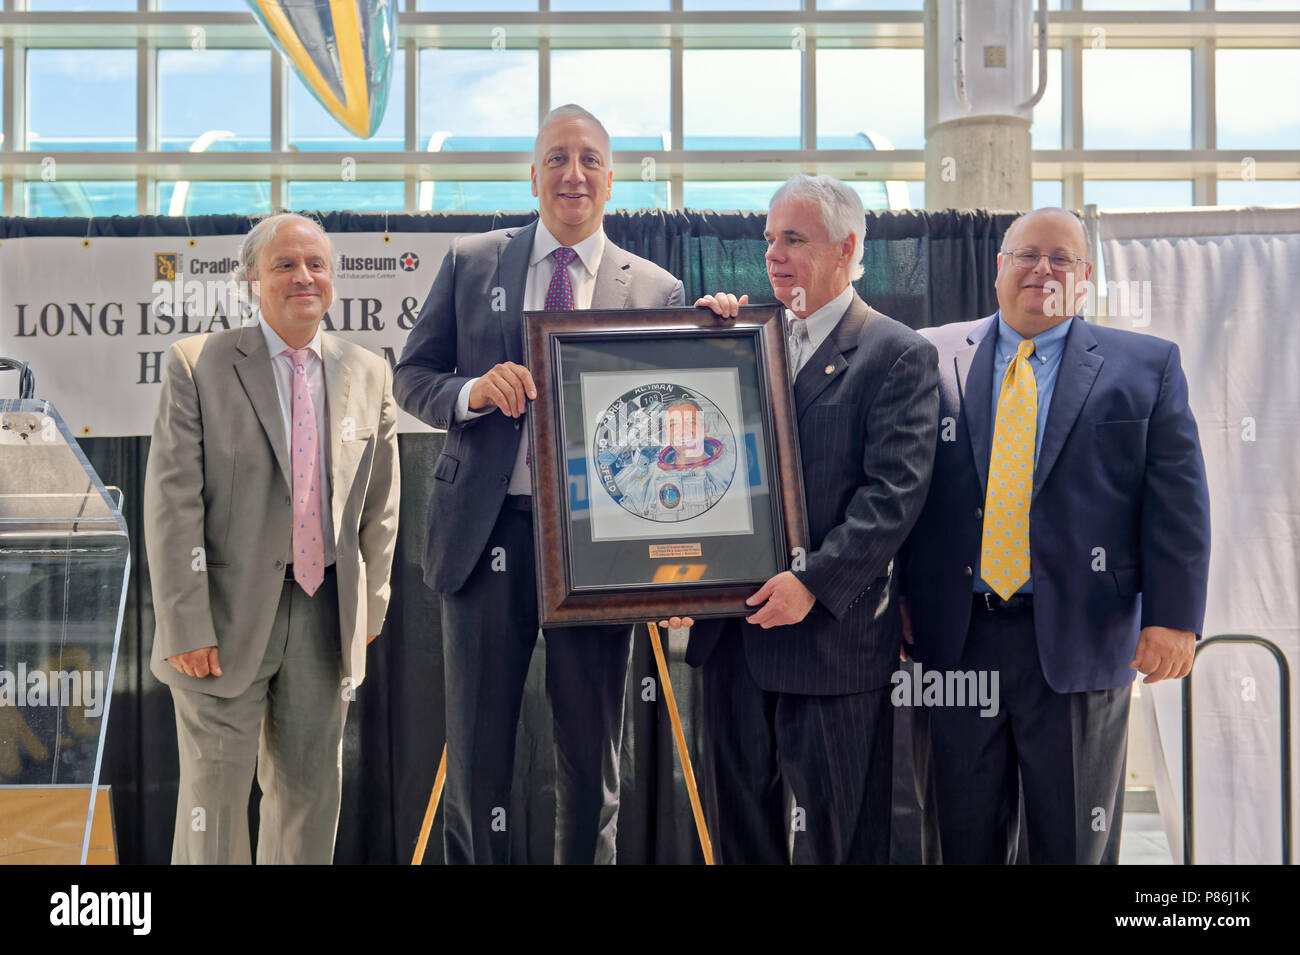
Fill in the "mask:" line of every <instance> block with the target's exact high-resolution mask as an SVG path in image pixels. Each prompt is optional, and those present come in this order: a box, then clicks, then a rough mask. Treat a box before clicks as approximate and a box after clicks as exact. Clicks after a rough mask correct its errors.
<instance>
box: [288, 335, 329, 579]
mask: <svg viewBox="0 0 1300 955" xmlns="http://www.w3.org/2000/svg"><path fill="white" fill-rule="evenodd" d="M280 354H282V355H288V356H289V360H290V361H291V362H292V363H293V382H292V384H293V394H292V400H291V401H290V403H289V415H290V417H291V418H292V419H293V422H292V423H293V429H292V430H293V433H292V434H291V435H290V436H289V451H290V455H289V457H290V462H291V464H292V465H293V577H294V580H296V581H298V585H299V586H300V587H302V589H303V590H305V591H306V592H307V596H309V597H310V596H311V595H312V594H314V593H315V592H316V588H317V587H319V586H320V585H321V582H322V581H323V580H324V579H325V531H324V528H323V525H322V522H321V516H320V510H321V493H320V475H319V474H318V473H317V469H318V465H319V462H320V448H319V446H318V445H319V444H320V442H319V441H317V440H316V436H317V434H319V432H318V431H317V430H316V408H315V406H314V405H313V404H312V400H311V388H310V387H309V385H308V382H307V356H308V355H310V354H311V349H310V348H299V349H297V350H294V349H292V348H286V349H285V350H284V351H283V352H281V353H280Z"/></svg>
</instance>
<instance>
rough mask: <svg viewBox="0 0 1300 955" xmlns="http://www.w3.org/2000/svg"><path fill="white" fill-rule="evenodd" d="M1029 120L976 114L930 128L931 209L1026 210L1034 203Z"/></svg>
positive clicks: (928, 175) (928, 186)
mask: <svg viewBox="0 0 1300 955" xmlns="http://www.w3.org/2000/svg"><path fill="white" fill-rule="evenodd" d="M1031 160H1032V150H1031V148H1030V141H1029V121H1028V120H1025V119H1020V118H1018V117H1015V116H972V117H970V118H969V119H954V120H952V121H950V122H947V123H940V124H938V125H936V126H933V127H931V128H930V129H928V130H927V131H926V137H925V205H926V208H928V209H1000V210H1024V209H1028V208H1030V206H1031V205H1032V203H1033V181H1032V175H1031V174H1032V166H1031Z"/></svg>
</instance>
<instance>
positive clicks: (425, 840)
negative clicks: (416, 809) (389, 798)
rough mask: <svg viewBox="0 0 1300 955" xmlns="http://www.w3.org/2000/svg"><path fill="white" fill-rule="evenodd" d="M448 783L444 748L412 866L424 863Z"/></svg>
mask: <svg viewBox="0 0 1300 955" xmlns="http://www.w3.org/2000/svg"><path fill="white" fill-rule="evenodd" d="M446 782H447V747H446V746H445V745H444V746H443V747H442V759H441V761H439V763H438V774H437V775H436V776H434V777H433V792H431V793H429V806H428V808H427V809H425V810H424V822H423V823H421V824H420V838H419V839H417V840H416V841H415V855H413V856H412V857H411V865H422V864H423V863H424V850H425V849H426V848H427V847H428V845H429V830H430V829H432V828H433V817H434V816H435V815H437V813H438V803H439V801H441V799H442V787H443V785H444V784H446Z"/></svg>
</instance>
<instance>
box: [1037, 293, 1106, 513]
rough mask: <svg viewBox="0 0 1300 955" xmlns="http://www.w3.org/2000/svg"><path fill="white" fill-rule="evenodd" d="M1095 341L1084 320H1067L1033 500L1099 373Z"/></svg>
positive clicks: (1039, 453) (1099, 357)
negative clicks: (1067, 327) (1065, 334)
mask: <svg viewBox="0 0 1300 955" xmlns="http://www.w3.org/2000/svg"><path fill="white" fill-rule="evenodd" d="M1096 347H1097V339H1096V337H1095V336H1094V335H1093V334H1092V329H1090V328H1089V327H1088V324H1087V322H1085V321H1084V320H1083V319H1081V318H1078V317H1077V316H1076V317H1075V318H1072V319H1070V332H1069V335H1068V336H1067V337H1066V339H1065V351H1064V352H1063V353H1062V354H1061V369H1060V371H1059V372H1057V375H1056V387H1055V388H1054V389H1053V391H1052V406H1051V407H1050V408H1049V409H1047V422H1046V423H1045V424H1044V425H1043V437H1042V446H1041V448H1040V450H1039V452H1038V466H1037V468H1036V469H1035V471H1034V495H1033V496H1034V497H1037V496H1038V490H1039V488H1041V487H1042V486H1043V483H1044V482H1045V481H1046V480H1047V476H1048V475H1049V474H1051V472H1052V466H1053V465H1054V464H1056V459H1057V458H1058V457H1059V456H1060V454H1061V448H1063V447H1064V446H1065V439H1066V438H1067V437H1068V436H1069V434H1070V430H1071V429H1072V428H1073V427H1074V422H1075V421H1076V420H1078V417H1079V412H1080V411H1082V410H1083V403H1084V402H1085V401H1086V400H1087V399H1088V392H1090V391H1091V390H1092V383H1093V382H1094V381H1096V380H1097V374H1098V372H1100V371H1101V366H1102V361H1103V359H1102V357H1101V355H1100V354H1098V353H1097V352H1096V351H1094V349H1095V348H1096Z"/></svg>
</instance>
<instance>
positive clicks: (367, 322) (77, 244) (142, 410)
mask: <svg viewBox="0 0 1300 955" xmlns="http://www.w3.org/2000/svg"><path fill="white" fill-rule="evenodd" d="M454 238H455V234H454V233H449V232H405V233H392V234H390V235H388V236H387V237H385V236H384V235H383V234H381V233H377V232H343V233H334V234H332V235H331V236H330V239H331V240H332V241H333V243H334V249H335V251H336V252H337V253H338V256H339V262H338V268H337V270H336V274H335V278H334V304H333V305H332V306H331V307H330V310H329V312H328V314H327V315H326V317H325V325H324V327H325V330H326V331H331V332H334V333H336V334H338V335H339V336H341V337H342V338H346V339H347V340H348V341H351V342H355V343H356V344H358V345H361V346H363V347H365V348H369V349H370V350H371V351H374V352H376V353H378V354H380V355H383V356H384V357H385V358H386V359H387V360H388V362H389V364H390V365H393V364H395V363H396V362H397V359H398V358H399V357H401V354H402V346H403V345H404V344H405V342H406V335H407V333H408V332H409V331H410V330H411V327H412V325H413V324H414V323H415V319H416V318H417V317H418V316H419V313H420V306H422V305H423V304H424V300H425V298H426V297H427V296H428V294H429V288H430V286H431V285H432V284H433V278H434V276H435V275H437V273H438V267H439V266H440V265H441V264H442V259H443V256H444V255H445V254H446V252H447V250H448V249H449V248H450V247H451V242H452V239H454ZM241 241H243V236H241V235H220V236H199V237H196V238H193V239H188V238H183V237H175V236H151V237H144V238H140V237H124V238H115V237H99V238H92V239H79V238H70V237H48V238H46V237H37V238H21V239H7V240H5V241H4V242H2V243H0V355H3V356H4V357H7V358H17V359H19V360H22V361H26V362H28V363H29V364H30V366H31V368H32V371H33V372H34V374H35V375H36V396H37V397H38V398H46V399H48V400H49V401H50V402H51V403H53V405H54V406H55V407H56V408H57V409H58V410H59V412H60V414H62V415H63V419H64V420H65V421H66V422H67V424H68V427H69V428H71V429H72V433H73V434H74V435H77V436H80V437H106V436H118V435H138V434H149V433H150V432H151V431H152V430H153V418H154V412H155V411H156V409H157V407H158V392H159V387H160V385H161V377H160V376H161V369H162V362H163V357H164V356H165V355H166V352H167V349H168V347H169V346H170V345H171V344H172V342H174V341H176V340H177V339H179V338H181V337H182V336H186V335H198V334H202V333H205V332H210V331H220V330H222V329H224V328H233V327H235V326H237V325H239V324H240V323H241V321H243V322H248V321H251V320H252V317H251V315H250V314H249V313H248V311H247V307H246V306H245V308H244V310H243V314H241V309H240V307H239V305H238V303H237V301H236V299H235V297H234V296H233V294H232V293H233V283H231V282H230V281H229V278H230V273H231V272H232V271H233V269H234V267H235V256H236V254H237V252H238V249H239V244H240V242H241ZM0 385H2V386H3V387H6V388H10V389H14V388H16V376H0ZM16 395H17V392H16V390H10V391H8V392H6V393H5V394H4V395H3V397H16ZM397 426H398V430H399V431H428V430H430V429H429V428H428V427H426V426H425V425H424V424H422V423H420V422H419V421H417V420H416V419H415V418H413V417H411V416H410V415H408V414H406V412H404V411H403V412H399V417H398V422H397Z"/></svg>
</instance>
